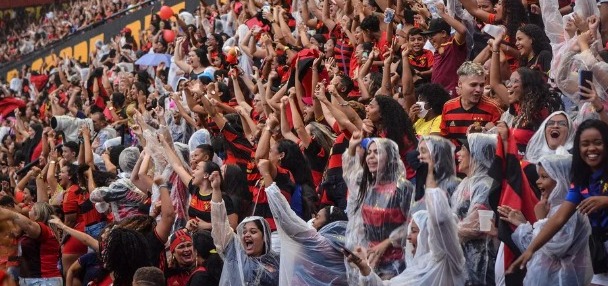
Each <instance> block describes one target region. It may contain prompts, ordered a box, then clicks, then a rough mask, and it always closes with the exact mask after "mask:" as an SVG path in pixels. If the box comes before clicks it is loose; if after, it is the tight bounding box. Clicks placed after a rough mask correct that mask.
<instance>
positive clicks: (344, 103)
mask: <svg viewBox="0 0 608 286" xmlns="http://www.w3.org/2000/svg"><path fill="white" fill-rule="evenodd" d="M340 106H348V102H347V101H345V102H343V103H340Z"/></svg>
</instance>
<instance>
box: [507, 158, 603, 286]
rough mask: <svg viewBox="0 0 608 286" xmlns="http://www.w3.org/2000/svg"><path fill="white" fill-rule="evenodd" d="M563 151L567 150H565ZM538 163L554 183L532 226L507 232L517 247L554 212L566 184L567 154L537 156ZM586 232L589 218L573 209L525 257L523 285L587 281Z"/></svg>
mask: <svg viewBox="0 0 608 286" xmlns="http://www.w3.org/2000/svg"><path fill="white" fill-rule="evenodd" d="M559 149H561V150H563V149H562V148H559ZM563 153H566V154H567V152H565V150H563ZM539 165H540V166H542V167H543V168H544V169H545V171H546V172H547V174H548V175H549V177H551V178H552V179H553V180H555V181H556V183H557V184H556V185H555V188H554V189H553V191H552V192H551V194H550V195H549V198H548V199H547V201H548V203H549V205H550V207H551V210H550V211H549V214H548V216H547V218H544V219H541V220H538V221H537V222H536V223H534V227H533V226H532V225H530V223H525V224H521V225H519V226H518V227H517V229H515V232H513V234H512V235H511V237H512V238H513V241H514V242H515V243H516V244H517V247H519V249H521V251H524V250H525V249H526V248H527V247H528V246H529V245H530V242H531V241H532V239H533V238H534V237H535V236H536V235H538V233H539V232H540V231H541V230H542V228H543V227H544V226H545V224H546V223H547V222H548V220H549V219H550V218H551V216H553V215H554V214H555V213H556V212H557V210H558V209H559V207H560V205H561V204H562V202H564V200H565V198H566V194H567V193H568V186H569V185H570V176H571V173H570V169H571V165H572V156H571V155H562V154H559V155H546V156H543V157H541V158H540V160H539ZM590 235H591V225H589V220H588V219H587V217H585V216H584V215H582V214H581V213H579V212H575V213H574V214H573V215H572V216H571V217H570V219H568V221H567V222H566V224H565V225H564V226H563V227H562V229H561V230H560V231H558V232H557V233H556V234H555V235H554V236H553V237H552V238H551V240H549V242H547V243H546V244H545V245H544V246H543V247H542V248H541V249H539V250H538V251H536V253H534V256H532V259H530V261H528V264H527V265H526V268H527V274H526V277H525V279H524V285H572V286H575V285H581V286H582V285H589V283H590V282H591V278H592V277H593V267H592V266H591V256H590V254H589V236H590Z"/></svg>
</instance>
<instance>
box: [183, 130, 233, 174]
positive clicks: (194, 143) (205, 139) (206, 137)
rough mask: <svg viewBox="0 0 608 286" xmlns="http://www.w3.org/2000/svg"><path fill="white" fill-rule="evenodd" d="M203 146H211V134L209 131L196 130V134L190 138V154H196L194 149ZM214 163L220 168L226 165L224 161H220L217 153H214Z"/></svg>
mask: <svg viewBox="0 0 608 286" xmlns="http://www.w3.org/2000/svg"><path fill="white" fill-rule="evenodd" d="M202 144H209V145H211V134H209V131H207V129H199V130H196V132H194V133H193V134H192V136H190V139H189V140H188V148H189V149H190V153H192V152H194V149H196V147H198V146H199V145H202ZM212 161H213V163H216V164H217V165H218V166H221V165H223V164H224V163H223V162H222V159H220V157H218V156H217V154H215V153H213V159H212Z"/></svg>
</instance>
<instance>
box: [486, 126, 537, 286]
mask: <svg viewBox="0 0 608 286" xmlns="http://www.w3.org/2000/svg"><path fill="white" fill-rule="evenodd" d="M517 156H518V151H517V144H516V142H515V139H514V138H513V136H509V139H508V147H507V149H506V150H505V146H503V144H502V138H501V137H500V135H499V136H498V144H497V146H496V158H495V159H494V162H493V163H492V167H491V168H490V171H489V172H488V174H489V175H490V177H492V178H493V179H494V180H495V181H496V182H498V183H497V185H496V186H493V188H492V190H491V192H490V206H491V207H492V209H493V210H494V211H495V212H496V211H497V208H498V206H502V205H506V206H509V207H511V208H513V209H517V210H520V211H521V212H522V213H523V215H524V217H525V218H526V220H527V221H529V222H530V223H534V222H536V215H535V214H534V206H535V205H536V204H537V203H538V201H539V199H538V196H537V194H536V193H535V192H534V190H533V189H532V187H531V186H530V183H529V181H528V178H527V177H526V175H525V173H524V170H523V169H524V168H525V167H526V166H528V165H529V163H527V162H520V160H519V159H518V158H517ZM514 230H515V227H513V226H512V225H511V224H509V223H508V222H505V221H503V220H500V219H498V238H499V239H500V241H502V242H503V243H504V267H505V271H506V270H507V269H508V268H509V266H511V263H513V262H514V261H515V259H517V258H518V257H519V256H520V255H521V251H519V248H517V246H516V245H515V243H514V242H513V240H512V239H511V234H512V233H513V231H514ZM524 276H525V272H524V271H523V270H517V271H516V272H515V273H512V274H506V275H505V279H506V285H522V283H523V278H524Z"/></svg>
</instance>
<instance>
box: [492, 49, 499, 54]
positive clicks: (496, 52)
mask: <svg viewBox="0 0 608 286" xmlns="http://www.w3.org/2000/svg"><path fill="white" fill-rule="evenodd" d="M492 53H495V54H498V53H500V50H498V51H492Z"/></svg>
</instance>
